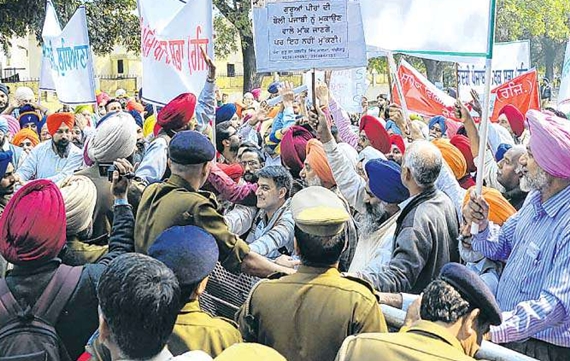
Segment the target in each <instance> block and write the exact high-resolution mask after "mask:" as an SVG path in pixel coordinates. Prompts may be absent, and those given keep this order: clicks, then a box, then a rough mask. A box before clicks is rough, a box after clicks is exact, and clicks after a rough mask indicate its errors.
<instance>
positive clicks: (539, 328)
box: [473, 186, 570, 347]
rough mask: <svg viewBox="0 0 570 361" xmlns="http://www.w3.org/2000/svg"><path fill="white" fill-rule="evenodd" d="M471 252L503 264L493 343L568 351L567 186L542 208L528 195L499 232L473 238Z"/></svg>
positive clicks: (569, 240) (569, 262)
mask: <svg viewBox="0 0 570 361" xmlns="http://www.w3.org/2000/svg"><path fill="white" fill-rule="evenodd" d="M473 249H474V250H476V251H479V252H481V253H483V254H484V255H485V256H486V257H488V258H491V259H494V260H502V261H507V264H506V267H505V269H504V271H503V274H502V276H501V279H500V280H499V285H498V289H497V302H498V303H499V306H500V308H501V310H502V311H503V323H502V324H501V325H500V326H496V327H495V326H493V327H491V338H492V340H493V342H496V343H506V342H514V341H523V340H526V339H528V338H531V337H532V338H536V339H539V340H542V341H545V342H548V343H551V344H554V345H557V346H563V347H570V186H568V187H566V188H565V189H564V190H562V191H560V192H558V193H557V194H556V195H554V196H553V197H552V198H550V199H549V200H547V201H546V202H545V203H544V204H543V203H542V202H541V195H540V193H539V192H537V191H533V192H532V193H530V194H529V195H528V197H527V200H526V202H525V204H524V205H523V207H522V208H521V209H520V211H519V212H518V213H516V214H515V215H513V216H512V217H511V218H510V219H509V220H508V221H507V222H506V223H505V224H504V225H503V227H502V228H501V229H499V228H497V227H492V226H490V227H488V228H487V230H485V231H483V232H482V233H480V234H478V235H476V236H474V237H473Z"/></svg>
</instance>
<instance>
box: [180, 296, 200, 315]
mask: <svg viewBox="0 0 570 361" xmlns="http://www.w3.org/2000/svg"><path fill="white" fill-rule="evenodd" d="M201 311H202V309H201V308H200V302H199V301H198V299H195V300H192V301H188V302H187V303H186V304H185V305H184V307H182V310H181V311H180V313H191V312H201Z"/></svg>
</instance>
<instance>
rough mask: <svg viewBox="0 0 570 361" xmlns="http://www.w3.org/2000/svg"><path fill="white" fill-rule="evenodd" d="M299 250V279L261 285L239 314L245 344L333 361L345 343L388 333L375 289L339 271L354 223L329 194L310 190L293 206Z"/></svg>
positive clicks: (303, 360)
mask: <svg viewBox="0 0 570 361" xmlns="http://www.w3.org/2000/svg"><path fill="white" fill-rule="evenodd" d="M291 211H292V213H293V218H294V220H295V223H296V227H295V250H296V253H297V254H298V255H300V258H301V263H302V265H301V266H300V267H299V269H298V271H297V273H296V274H294V275H290V276H285V277H282V278H280V279H275V280H268V281H262V282H260V283H258V284H257V285H256V287H255V288H254V289H253V290H252V291H251V293H250V295H249V298H248V300H247V301H246V303H245V304H244V305H243V306H242V307H241V309H240V310H239V311H238V314H237V315H236V319H237V320H238V324H239V327H240V330H241V332H242V335H243V336H244V339H245V340H246V341H248V342H258V343H261V344H264V345H266V346H269V347H272V348H274V349H275V350H277V351H278V352H279V353H281V354H282V355H283V356H284V357H285V358H286V359H288V360H295V361H309V360H310V361H321V360H322V361H330V360H333V359H334V357H335V356H336V354H337V351H338V349H339V348H340V345H341V344H342V342H343V340H344V339H345V338H346V337H347V336H349V335H355V334H358V333H363V332H386V331H387V327H386V321H385V320H384V316H383V314H382V311H381V310H380V306H379V305H378V302H377V299H376V297H375V294H374V291H373V288H372V286H370V285H369V284H367V283H366V282H365V281H361V280H357V279H352V278H345V277H343V276H342V275H341V274H340V273H339V271H338V269H337V267H338V261H339V258H340V255H341V253H342V251H343V249H344V247H345V243H344V240H343V238H342V237H339V234H341V233H342V232H343V230H344V226H345V224H346V222H347V221H348V220H349V219H350V215H349V214H348V213H347V211H346V209H345V208H344V205H343V204H342V202H341V201H340V200H339V198H338V197H337V196H336V195H335V194H334V193H333V192H331V191H330V190H328V189H325V188H323V187H309V188H306V189H304V190H302V191H300V192H298V193H297V194H296V195H295V196H294V197H293V199H292V201H291Z"/></svg>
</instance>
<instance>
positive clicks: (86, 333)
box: [6, 206, 135, 360]
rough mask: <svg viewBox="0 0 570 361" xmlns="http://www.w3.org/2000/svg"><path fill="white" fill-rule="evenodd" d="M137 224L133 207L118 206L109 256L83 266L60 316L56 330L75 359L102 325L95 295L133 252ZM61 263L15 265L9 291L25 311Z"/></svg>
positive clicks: (9, 277)
mask: <svg viewBox="0 0 570 361" xmlns="http://www.w3.org/2000/svg"><path fill="white" fill-rule="evenodd" d="M134 223H135V221H134V216H133V211H132V208H131V207H130V206H117V207H115V217H114V222H113V228H112V231H111V237H110V239H109V253H107V254H106V255H105V256H103V257H102V258H101V259H100V260H99V262H98V263H96V264H89V265H85V266H83V272H82V273H81V278H80V279H79V283H78V285H77V287H76V288H75V290H74V291H73V294H72V295H71V298H70V300H69V301H68V303H67V305H66V306H65V308H64V309H63V311H62V313H61V314H60V316H59V319H58V321H57V324H56V330H57V333H58V335H59V337H60V338H61V339H62V341H63V343H64V345H65V347H66V348H67V352H69V355H70V356H71V359H73V360H75V359H77V358H78V357H79V356H80V355H81V354H82V353H83V352H84V351H85V344H86V343H87V341H88V340H89V337H90V336H91V335H92V334H93V332H95V330H96V329H97V327H98V325H99V317H98V314H97V306H98V301H97V292H96V287H97V282H98V281H99V277H101V274H102V273H103V271H104V270H105V267H107V265H108V264H109V263H110V262H111V261H112V260H113V259H115V258H116V257H118V256H120V255H121V254H123V253H127V252H133V251H134V241H133V233H134ZM60 264H61V260H59V259H53V260H51V261H49V262H47V263H45V264H43V265H40V266H37V265H35V266H33V267H31V266H26V265H21V266H14V269H13V270H12V271H10V272H9V273H8V275H7V276H6V282H7V283H8V288H9V289H10V291H11V292H12V294H13V295H14V298H15V299H16V300H17V301H18V303H19V304H20V306H21V307H22V308H23V309H25V308H26V307H27V306H28V305H29V306H30V307H33V305H34V304H35V303H36V301H37V299H38V298H39V297H40V295H41V294H42V292H43V291H44V289H45V287H46V286H47V284H48V283H49V281H50V280H51V278H52V276H53V274H54V273H55V270H56V269H57V268H58V267H59V265H60Z"/></svg>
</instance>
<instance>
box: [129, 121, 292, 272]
mask: <svg viewBox="0 0 570 361" xmlns="http://www.w3.org/2000/svg"><path fill="white" fill-rule="evenodd" d="M168 153H169V154H168V166H169V168H170V170H171V172H172V175H171V177H170V178H169V179H168V180H167V181H166V182H163V183H155V184H152V185H150V186H148V187H147V188H146V189H145V191H144V193H143V196H142V199H141V202H140V205H139V209H138V212H137V217H136V223H135V251H136V252H140V253H147V252H148V249H149V247H150V246H151V245H152V243H153V242H154V240H155V239H156V237H158V235H159V234H160V233H161V232H163V231H164V230H166V229H168V228H170V227H172V226H185V225H195V226H198V227H201V228H203V229H204V230H205V231H206V232H208V233H210V234H211V235H212V236H214V238H215V239H216V242H217V243H218V248H219V251H220V256H219V261H220V262H221V263H222V266H224V267H225V268H226V269H227V270H229V271H232V272H236V273H237V272H239V271H240V270H241V271H242V272H244V273H247V274H250V275H253V276H259V277H266V276H267V275H269V274H271V273H273V272H276V271H280V272H286V273H292V270H290V269H287V268H285V267H280V266H278V265H276V264H274V263H272V262H270V261H268V260H266V259H265V258H264V257H262V256H260V255H258V254H257V253H255V252H250V250H249V247H248V245H247V244H246V243H245V242H244V241H243V240H241V239H239V238H238V237H237V236H236V235H234V234H232V233H230V232H229V230H228V226H227V225H226V223H225V222H224V219H223V217H222V216H221V215H220V214H219V213H218V211H217V208H218V203H217V202H216V197H215V196H214V195H213V194H212V193H210V192H205V191H200V190H199V189H200V188H201V187H202V186H203V185H204V183H205V182H206V180H207V178H208V175H209V173H210V168H211V161H212V160H213V159H214V157H215V154H216V151H215V149H214V146H213V145H212V143H210V141H209V140H208V138H206V137H205V136H204V135H202V134H201V133H198V132H195V131H191V130H187V131H183V132H180V133H177V134H176V135H175V136H174V137H173V138H172V140H171V142H170V144H169V147H168Z"/></svg>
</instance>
